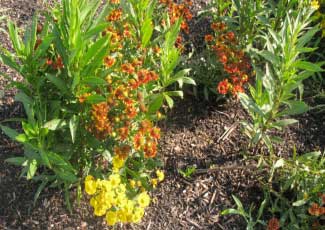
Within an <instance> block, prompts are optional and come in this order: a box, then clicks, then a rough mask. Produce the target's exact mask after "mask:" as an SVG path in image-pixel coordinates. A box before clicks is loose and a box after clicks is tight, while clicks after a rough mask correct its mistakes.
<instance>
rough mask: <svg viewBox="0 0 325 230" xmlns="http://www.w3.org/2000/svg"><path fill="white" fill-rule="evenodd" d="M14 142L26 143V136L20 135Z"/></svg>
mask: <svg viewBox="0 0 325 230" xmlns="http://www.w3.org/2000/svg"><path fill="white" fill-rule="evenodd" d="M16 141H18V142H20V143H25V142H27V141H28V137H27V136H26V134H23V133H21V134H19V135H18V136H17V137H16Z"/></svg>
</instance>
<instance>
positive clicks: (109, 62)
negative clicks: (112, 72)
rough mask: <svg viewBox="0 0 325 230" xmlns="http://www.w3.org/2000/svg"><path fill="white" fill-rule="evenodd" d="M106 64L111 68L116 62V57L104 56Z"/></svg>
mask: <svg viewBox="0 0 325 230" xmlns="http://www.w3.org/2000/svg"><path fill="white" fill-rule="evenodd" d="M104 63H105V66H106V67H108V68H110V67H112V66H113V65H114V64H115V58H113V57H110V56H107V57H105V58H104Z"/></svg>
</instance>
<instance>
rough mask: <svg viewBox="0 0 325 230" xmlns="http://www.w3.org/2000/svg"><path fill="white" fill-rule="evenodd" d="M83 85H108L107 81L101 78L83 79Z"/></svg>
mask: <svg viewBox="0 0 325 230" xmlns="http://www.w3.org/2000/svg"><path fill="white" fill-rule="evenodd" d="M81 83H83V84H89V85H106V84H107V83H106V81H105V80H104V79H102V78H99V77H86V78H84V79H82V81H81Z"/></svg>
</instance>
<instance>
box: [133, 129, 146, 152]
mask: <svg viewBox="0 0 325 230" xmlns="http://www.w3.org/2000/svg"><path fill="white" fill-rule="evenodd" d="M144 143H145V139H144V137H143V135H142V134H141V133H137V134H136V135H135V136H134V138H133V146H134V148H135V149H136V150H140V149H141V148H142V146H143V145H144Z"/></svg>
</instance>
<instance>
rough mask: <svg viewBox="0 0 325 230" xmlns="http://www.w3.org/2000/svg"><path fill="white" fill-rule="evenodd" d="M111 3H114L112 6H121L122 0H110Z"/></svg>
mask: <svg viewBox="0 0 325 230" xmlns="http://www.w3.org/2000/svg"><path fill="white" fill-rule="evenodd" d="M110 3H112V4H119V3H120V0H110Z"/></svg>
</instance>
